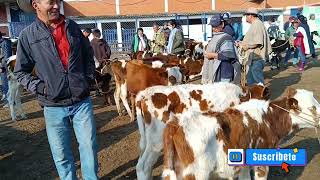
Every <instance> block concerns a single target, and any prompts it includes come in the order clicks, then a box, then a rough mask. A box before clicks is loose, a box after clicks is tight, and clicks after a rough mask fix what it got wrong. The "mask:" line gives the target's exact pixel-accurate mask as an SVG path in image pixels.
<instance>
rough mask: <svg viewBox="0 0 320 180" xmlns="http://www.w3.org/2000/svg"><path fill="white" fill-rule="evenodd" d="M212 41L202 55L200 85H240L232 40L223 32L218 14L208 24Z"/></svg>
mask: <svg viewBox="0 0 320 180" xmlns="http://www.w3.org/2000/svg"><path fill="white" fill-rule="evenodd" d="M209 25H211V27H212V39H211V40H210V41H209V42H208V46H207V50H206V51H205V53H204V56H205V58H204V64H203V73H202V84H208V83H213V82H234V83H236V84H239V83H240V76H239V75H240V66H239V63H238V61H237V55H236V52H235V48H234V43H233V38H232V37H231V36H230V35H229V34H227V33H225V32H223V27H224V22H223V18H222V16H221V15H220V14H217V15H214V16H213V17H212V18H211V19H210V22H209Z"/></svg>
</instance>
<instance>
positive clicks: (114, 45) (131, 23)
mask: <svg viewBox="0 0 320 180" xmlns="http://www.w3.org/2000/svg"><path fill="white" fill-rule="evenodd" d="M271 14H272V13H271ZM271 14H270V13H269V15H266V14H262V15H263V16H264V19H267V18H268V16H271ZM279 14H281V13H280V12H277V13H275V14H272V16H275V15H276V16H277V15H279ZM211 15H212V14H205V13H203V14H197V15H179V14H175V15H170V16H169V15H168V16H165V17H163V16H162V17H154V16H153V17H150V18H146V17H144V18H141V19H139V18H138V17H135V18H132V17H128V19H113V20H111V19H107V18H105V19H97V18H92V19H90V18H85V19H75V20H76V22H77V23H78V24H79V27H80V28H81V29H85V28H90V29H95V28H99V29H100V30H101V32H102V36H103V38H104V39H105V40H106V41H107V42H108V44H109V45H110V47H111V51H112V52H113V53H129V52H131V48H132V47H131V46H132V41H133V38H134V35H135V34H136V30H137V28H138V27H142V28H143V29H144V30H145V31H148V33H149V34H148V38H152V35H153V30H152V26H153V24H154V23H157V24H158V25H160V26H162V25H163V24H164V23H165V22H168V21H169V20H170V19H175V20H176V21H177V23H178V26H180V27H182V29H183V34H184V38H185V39H189V38H198V39H199V38H201V39H203V40H205V41H206V40H207V39H208V38H210V36H211V29H210V28H208V26H207V23H208V19H209V18H210V17H211ZM233 15H234V14H233ZM241 16H242V15H241V14H238V15H237V16H235V17H236V18H240V17H241ZM22 18H24V19H27V18H30V17H29V16H26V17H22ZM20 19H21V18H19V20H20ZM237 21H239V23H241V19H239V20H237ZM31 23H32V22H30V21H24V22H11V23H10V24H9V30H10V32H11V34H12V37H14V38H15V37H18V36H19V33H20V32H21V31H22V30H23V29H24V28H25V27H27V26H28V25H29V24H31ZM119 26H120V27H121V29H120V28H119ZM118 28H119V29H118ZM195 35H196V36H195Z"/></svg>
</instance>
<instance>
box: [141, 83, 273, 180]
mask: <svg viewBox="0 0 320 180" xmlns="http://www.w3.org/2000/svg"><path fill="white" fill-rule="evenodd" d="M251 89H252V90H254V91H256V92H254V94H251V92H250V93H248V94H245V93H246V92H244V91H243V89H242V88H240V87H239V86H237V85H235V84H232V83H225V82H221V83H214V84H208V85H195V84H185V85H178V86H170V87H169V86H154V87H150V88H147V89H145V90H144V91H141V92H140V93H139V94H138V95H137V97H136V110H137V122H138V126H139V132H140V136H141V138H140V150H141V154H140V158H139V161H138V164H137V167H136V169H137V177H138V179H142V180H143V179H150V178H151V171H152V167H153V165H154V164H155V162H156V161H157V159H158V158H159V156H160V154H161V150H162V147H163V144H162V134H163V129H164V127H165V123H166V122H167V121H168V120H169V119H170V116H172V115H177V114H181V113H182V112H184V111H187V110H188V109H190V108H192V109H194V110H197V111H199V112H209V111H219V112H220V111H223V110H225V109H226V108H228V107H230V106H232V105H235V104H239V103H240V100H241V99H242V98H241V97H245V98H244V99H246V98H247V97H249V96H250V95H249V94H251V97H253V98H254V97H257V98H259V97H264V96H265V95H266V94H265V92H268V91H267V89H266V88H265V87H262V86H255V87H254V88H251ZM244 95H246V96H244Z"/></svg>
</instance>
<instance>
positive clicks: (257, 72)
mask: <svg viewBox="0 0 320 180" xmlns="http://www.w3.org/2000/svg"><path fill="white" fill-rule="evenodd" d="M264 63H265V61H264V60H262V59H261V60H255V61H252V64H251V65H250V67H249V72H248V75H247V81H248V85H249V86H251V85H253V84H258V83H264V77H263V68H264Z"/></svg>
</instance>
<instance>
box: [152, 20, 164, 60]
mask: <svg viewBox="0 0 320 180" xmlns="http://www.w3.org/2000/svg"><path fill="white" fill-rule="evenodd" d="M153 31H154V35H153V39H152V41H151V51H152V52H153V53H155V54H159V53H163V51H164V47H165V44H166V38H165V35H164V32H162V31H161V30H160V28H159V25H158V24H156V23H154V24H153Z"/></svg>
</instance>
